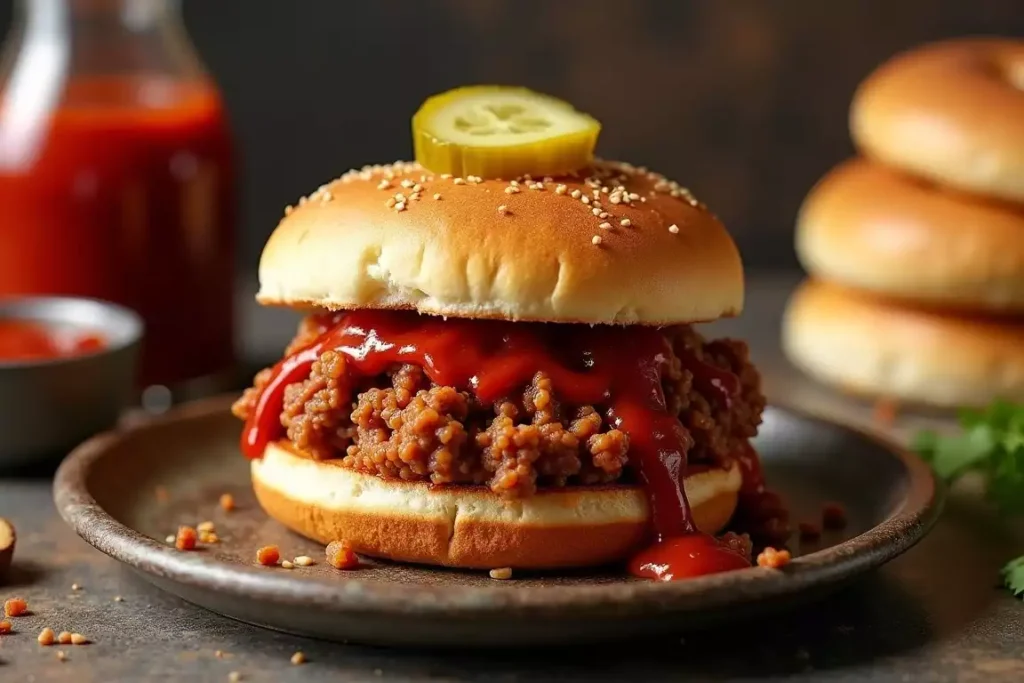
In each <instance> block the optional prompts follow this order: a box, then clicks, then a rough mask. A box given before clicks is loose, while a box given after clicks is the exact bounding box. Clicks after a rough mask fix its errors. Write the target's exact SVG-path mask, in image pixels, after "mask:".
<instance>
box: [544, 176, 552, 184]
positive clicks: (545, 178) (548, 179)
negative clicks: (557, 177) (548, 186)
mask: <svg viewBox="0 0 1024 683" xmlns="http://www.w3.org/2000/svg"><path fill="white" fill-rule="evenodd" d="M553 180H554V178H552V177H551V176H549V175H546V176H544V182H545V183H550V182H551V181H553Z"/></svg>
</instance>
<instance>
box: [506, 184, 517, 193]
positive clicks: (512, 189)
mask: <svg viewBox="0 0 1024 683" xmlns="http://www.w3.org/2000/svg"><path fill="white" fill-rule="evenodd" d="M505 194H519V188H518V187H516V186H515V185H509V186H508V187H506V188H505Z"/></svg>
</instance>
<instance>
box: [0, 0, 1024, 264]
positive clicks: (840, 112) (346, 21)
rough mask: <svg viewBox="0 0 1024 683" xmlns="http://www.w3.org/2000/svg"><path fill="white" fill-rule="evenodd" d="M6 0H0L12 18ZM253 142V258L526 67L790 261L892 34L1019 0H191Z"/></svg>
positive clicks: (247, 163)
mask: <svg viewBox="0 0 1024 683" xmlns="http://www.w3.org/2000/svg"><path fill="white" fill-rule="evenodd" d="M9 4H10V3H9V2H3V3H2V5H3V9H2V10H0V29H3V30H4V31H6V28H7V25H8V22H9V18H10V6H9ZM183 6H184V13H185V18H186V21H187V24H188V28H189V30H190V32H191V35H192V38H193V40H194V41H195V43H196V45H197V46H198V49H199V51H200V52H201V54H202V57H203V59H204V60H205V62H206V64H207V66H208V67H209V69H210V71H211V72H212V73H213V75H214V77H215V78H216V79H217V81H218V82H219V84H220V86H221V88H222V90H223V93H224V95H225V97H226V100H227V105H228V108H229V110H230V115H231V119H232V123H233V125H234V129H235V132H236V136H237V138H238V141H239V143H240V147H241V154H242V158H243V166H242V174H243V175H242V192H243V195H242V198H241V200H242V223H241V226H240V230H241V232H242V241H241V250H240V255H239V257H240V259H241V266H242V267H243V268H244V269H246V271H248V272H252V269H253V268H254V267H255V264H256V261H257V259H258V256H259V251H260V249H261V247H262V244H263V241H264V240H265V238H266V236H267V235H268V234H269V232H270V231H271V230H272V229H273V227H274V225H275V224H276V222H277V220H278V218H279V217H280V215H281V212H282V209H283V208H284V206H285V205H286V204H288V203H291V202H293V201H295V200H296V198H297V197H298V196H299V195H300V194H303V193H306V192H308V191H310V190H312V189H313V188H315V187H316V186H318V185H319V184H320V183H322V182H324V181H325V180H328V179H330V178H333V177H335V176H337V175H338V174H340V173H341V172H342V171H344V170H346V169H348V168H349V167H352V166H358V165H362V164H364V163H371V162H384V161H393V160H395V159H399V158H408V157H409V156H410V155H411V148H410V142H409V130H408V129H409V118H410V117H411V115H412V114H413V112H414V111H415V110H416V108H417V106H418V105H419V104H420V102H421V101H422V100H423V99H424V98H425V97H427V96H428V95H430V94H432V93H435V92H437V91H441V90H444V89H447V88H450V87H453V86H458V85H463V84H468V83H478V82H494V83H514V84H524V85H527V86H530V87H533V88H536V89H539V90H542V91H546V92H549V93H551V94H554V95H557V96H560V97H562V98H565V99H567V100H569V101H571V102H573V103H574V104H575V105H577V106H578V107H579V108H581V109H583V110H585V111H587V112H589V113H591V114H593V115H594V116H596V117H597V118H599V119H600V120H601V121H602V123H603V125H604V128H603V132H602V135H601V141H600V148H599V151H600V153H601V155H602V156H605V157H609V158H623V159H627V160H629V161H632V162H634V163H638V164H645V165H648V166H650V167H652V168H654V169H657V170H659V171H662V172H664V173H666V174H667V175H669V176H670V177H672V178H674V179H676V180H678V181H680V182H681V183H683V184H686V185H689V186H690V187H691V188H692V189H693V190H694V191H695V193H696V194H697V195H698V196H699V197H701V198H702V199H704V200H705V201H706V202H707V203H708V204H710V205H711V206H712V207H713V208H714V209H715V210H716V211H717V212H718V213H719V215H720V216H721V217H722V219H723V220H724V221H725V222H726V224H727V225H728V226H729V227H730V228H731V230H732V231H733V233H734V235H736V236H737V239H738V240H739V242H740V246H741V248H742V250H743V253H744V257H745V260H746V262H747V264H748V265H749V266H754V267H788V266H795V264H796V262H795V259H794V257H793V254H792V248H791V239H790V236H791V230H792V223H793V218H794V215H795V213H796V210H797V208H798V206H799V204H800V201H801V199H802V197H803V195H804V194H805V193H806V192H807V190H808V189H809V188H810V186H811V185H812V184H813V183H814V182H815V180H816V179H817V178H818V177H819V176H820V175H821V174H822V173H823V172H824V171H825V170H827V169H828V168H829V167H830V166H831V165H833V164H834V163H835V162H837V161H839V160H840V159H842V158H843V157H845V156H846V155H848V154H850V153H851V152H852V147H851V145H850V142H849V139H848V135H847V129H846V112H847V107H848V104H849V100H850V97H851V95H852V94H853V91H854V89H855V87H856V85H857V83H858V81H859V80H860V79H861V78H863V77H864V76H865V75H866V74H867V73H868V72H870V71H871V69H872V68H874V67H875V66H876V65H877V64H878V63H880V62H881V61H883V60H885V59H886V58H887V57H889V56H890V55H892V54H893V53H895V52H897V51H899V50H901V49H904V48H907V47H909V46H912V45H915V44H917V43H921V42H925V41H929V40H935V39H939V38H943V37H947V36H957V35H966V34H972V33H996V34H1003V35H1017V36H1020V35H1024V2H1022V1H1021V0H984V1H980V2H966V1H963V0H941V1H940V0H899V1H894V0H871V1H868V2H865V1H859V0H857V1H855V0H843V1H841V2H823V1H822V0H784V1H778V2H766V1H763V0H730V1H729V2H722V1H720V0H676V1H673V0H611V1H606V0H424V1H417V2H413V1H405V0H393V1H391V2H368V1H363V2H354V1H349V0H345V1H328V0H291V1H289V2H280V1H276V0H248V1H246V2H243V1H241V0H236V1H234V2H231V1H227V0H218V1H211V0H184V2H183Z"/></svg>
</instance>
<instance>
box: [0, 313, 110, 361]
mask: <svg viewBox="0 0 1024 683" xmlns="http://www.w3.org/2000/svg"><path fill="white" fill-rule="evenodd" d="M104 345H105V342H104V340H103V338H102V337H100V336H99V335H97V334H93V333H88V332H87V333H81V332H64V331H57V330H53V329H50V328H48V327H46V326H45V325H42V324H40V323H37V322H32V321H29V320H0V363H3V362H10V361H33V360H50V359H53V358H60V357H69V356H81V355H85V354H87V353H94V352H96V351H99V350H100V349H102V348H103V347H104Z"/></svg>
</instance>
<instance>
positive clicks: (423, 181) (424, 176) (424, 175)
mask: <svg viewBox="0 0 1024 683" xmlns="http://www.w3.org/2000/svg"><path fill="white" fill-rule="evenodd" d="M420 182H421V183H425V182H427V174H426V173H424V174H423V175H421V176H420Z"/></svg>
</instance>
